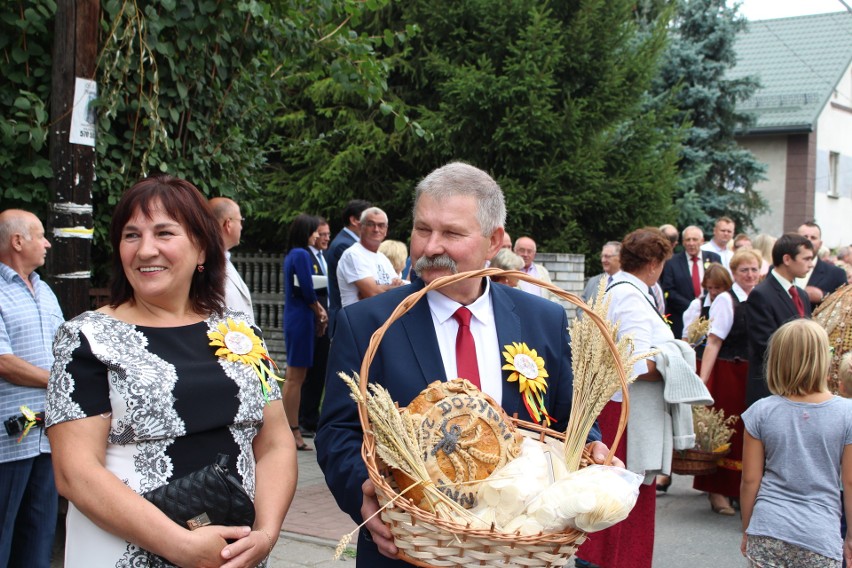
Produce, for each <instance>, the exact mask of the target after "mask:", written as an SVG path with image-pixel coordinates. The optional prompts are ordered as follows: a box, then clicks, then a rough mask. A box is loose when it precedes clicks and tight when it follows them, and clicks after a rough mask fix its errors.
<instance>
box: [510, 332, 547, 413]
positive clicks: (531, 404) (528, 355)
mask: <svg viewBox="0 0 852 568" xmlns="http://www.w3.org/2000/svg"><path fill="white" fill-rule="evenodd" d="M503 349H505V351H503V357H504V358H505V359H506V364H505V365H503V370H504V371H512V373H511V374H510V375H509V379H508V380H509V382H510V383H514V382H515V381H517V382H518V388H519V389H520V391H521V398H522V399H523V401H524V406H525V407H526V408H527V412H529V414H530V416H531V417H532V418H533V419H535V421H536V422H538V423H541V422H542V420H544V422H545V424H544V425H545V426H550V424H551V423H552V422H556V420H555V419H554V418H553V417H552V416H550V415H549V414H548V413H547V409H546V408H545V407H544V393H545V392H547V381H546V380H545V378H546V377H549V376H550V375H548V374H547V370H545V368H544V359H542V358H541V357H539V356H538V352H536V350H535V349H530V348H529V347H527V344H526V343H516V342H514V341H513V342H512V344H511V345H504V346H503Z"/></svg>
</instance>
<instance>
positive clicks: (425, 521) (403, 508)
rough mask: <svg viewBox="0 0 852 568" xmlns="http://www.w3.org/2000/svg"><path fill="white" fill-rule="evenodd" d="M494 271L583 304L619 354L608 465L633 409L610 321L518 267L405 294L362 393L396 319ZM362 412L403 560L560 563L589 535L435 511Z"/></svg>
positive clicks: (538, 429)
mask: <svg viewBox="0 0 852 568" xmlns="http://www.w3.org/2000/svg"><path fill="white" fill-rule="evenodd" d="M492 275H507V276H511V277H515V278H518V279H519V280H524V281H526V282H530V283H533V284H536V285H537V286H540V287H542V288H545V289H547V290H549V291H551V292H552V293H553V294H555V295H556V296H558V297H560V298H562V299H564V300H566V301H568V302H570V303H571V304H573V305H575V306H577V307H578V308H580V309H582V310H583V311H584V312H585V313H586V315H585V317H589V318H591V319H592V321H594V322H595V324H596V325H597V326H598V328H599V329H600V330H601V332H602V334H603V336H604V340H605V341H606V343H607V345H608V347H609V349H610V351H611V352H612V354H613V357H614V359H615V362H616V368H617V371H618V374H619V377H620V379H621V385H622V391H623V396H624V398H623V403H622V405H621V417H620V419H619V424H618V431H617V433H616V436H615V439H614V441H613V444H612V447H611V448H610V452H609V455H608V456H607V457H606V460H605V462H604V463H605V464H607V465H608V464H609V463H611V461H612V458H613V456H614V455H615V450H616V448H617V447H618V444H619V442H620V440H621V437H622V435H623V433H624V429H625V426H626V424H627V416H628V413H629V410H630V403H629V397H628V393H627V376H626V374H625V372H624V367H623V365H622V364H621V361H620V360H619V358H618V351H617V347H616V345H615V342H614V341H613V340H612V338H611V337H610V336H609V335H608V334H607V333H606V325H605V324H604V322H603V320H602V319H601V318H600V317H599V316H598V315H597V314H595V313H594V312H592V311H591V310H590V309H589V308H588V306H586V304H585V303H584V302H583V301H582V300H581V299H580V298H579V297H577V296H575V295H574V294H571V293H569V292H565V291H564V290H562V289H560V288H558V287H557V286H554V285H553V284H550V283H547V282H543V281H541V280H538V279H536V278H533V277H531V276H529V275H527V274H525V273H523V272H520V271H517V270H510V271H504V270H499V269H496V268H486V269H483V270H476V271H472V272H463V273H459V274H454V275H451V276H443V277H441V278H437V279H436V280H434V281H433V282H432V283H431V284H429V285H428V286H426V287H424V288H423V289H422V290H419V291H417V292H415V293H413V294H411V295H409V296H408V297H407V298H405V299H404V300H403V301H402V302H401V303H400V304H399V306H397V308H396V309H395V310H394V311H393V313H392V314H391V315H390V317H389V318H388V319H387V321H386V322H385V323H384V324H383V325H382V326H381V327H380V328H379V329H377V330H376V332H375V333H374V334H373V336H372V337H371V338H370V343H369V346H368V347H367V351H366V353H365V354H364V360H363V362H362V364H361V373H360V379H361V380H360V385H359V386H360V389H361V394H362V395H363V396H365V397H366V393H367V383H368V380H369V371H370V365H371V364H372V362H373V358H374V357H375V355H376V352H377V350H378V348H379V345H380V343H381V341H382V338H383V337H384V335H385V333H386V332H387V330H388V328H390V326H391V324H393V323H394V322H395V321H396V320H397V319H399V318H400V317H402V315H404V314H405V313H406V312H408V311H409V310H410V309H411V308H412V306H414V304H415V303H417V302H418V301H419V300H420V299H421V298H422V297H423V296H425V295H426V293H427V292H429V291H430V290H437V289H440V288H443V287H445V286H448V285H451V284H454V283H456V282H459V281H461V280H464V279H467V278H481V277H488V276H492ZM358 413H359V416H360V419H361V426H362V428H363V430H364V444H363V446H362V448H361V455H362V457H363V458H364V462H365V464H366V466H367V472H368V474H369V476H370V480H371V481H372V482H373V484H374V485H375V487H376V494H377V495H378V499H379V505H380V506H382V507H385V506H386V507H385V508H384V509H383V511H382V520H383V521H384V522H385V524H386V525H387V526H388V527H389V528H390V530H391V533H392V534H393V536H394V543H395V544H396V546H397V548H399V551H400V552H399V557H400V558H401V559H402V560H405V561H406V562H409V563H411V564H414V565H416V566H424V567H458V568H462V567H466V566H492V567H494V568H508V567H530V568H532V567H535V568H557V567H561V566H565V565H566V564H567V562H568V560H569V559H570V558H571V556H572V555H573V554H574V552H575V551H576V550H577V547H578V546H580V545H581V544H582V543H583V542H584V541H585V540H586V535H585V533H583V532H581V531H578V530H576V529H569V530H566V531H564V532H561V533H551V534H539V535H533V536H522V535H519V534H507V533H503V532H498V531H495V530H481V529H473V528H470V527H468V526H466V525H462V524H458V523H454V522H450V521H447V520H444V519H440V518H438V517H436V516H435V515H434V514H432V513H431V512H429V511H424V510H422V509H420V508H418V507H416V506H415V505H414V504H413V503H412V502H411V501H410V500H408V499H406V498H405V496H403V497H399V492H398V487H397V486H396V484H395V482H394V481H393V478H392V477H391V476H390V474H389V473H388V471H387V469H386V468H385V467H384V466H383V465H382V464H381V462H379V461H378V458H377V455H376V447H375V445H376V442H375V438H374V437H373V435H372V427H371V425H370V418H369V414H368V413H367V409H366V407H365V406H363V405H360V404H359V406H358ZM510 420H512V421H513V423H514V424H515V426H516V427H518V428H520V429H521V430H522V431H526V433H527V434H528V435H529V434H530V433H532V435H534V436H537V437H538V438H539V439H541V440H544V439H545V438H546V437H550V438H555V439H557V440H559V441H560V442H561V441H563V440H564V438H565V437H564V435H563V434H561V433H559V432H555V431H553V430H550V429H547V428H544V427H542V426H539V425H537V424H533V423H530V422H526V421H523V420H518V419H515V418H510ZM397 497H399V498H397ZM391 501H392V502H391Z"/></svg>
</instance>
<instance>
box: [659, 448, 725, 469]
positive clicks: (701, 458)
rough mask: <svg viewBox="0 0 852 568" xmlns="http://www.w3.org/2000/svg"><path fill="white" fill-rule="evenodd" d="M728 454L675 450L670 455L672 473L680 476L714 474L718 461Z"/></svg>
mask: <svg viewBox="0 0 852 568" xmlns="http://www.w3.org/2000/svg"><path fill="white" fill-rule="evenodd" d="M728 453H729V452H727V451H725V452H705V451H702V450H696V449H692V450H675V452H674V454H672V473H678V474H680V475H710V474H711V473H716V468H717V467H718V464H719V460H720V459H722V458H723V457H725V456H726V455H728Z"/></svg>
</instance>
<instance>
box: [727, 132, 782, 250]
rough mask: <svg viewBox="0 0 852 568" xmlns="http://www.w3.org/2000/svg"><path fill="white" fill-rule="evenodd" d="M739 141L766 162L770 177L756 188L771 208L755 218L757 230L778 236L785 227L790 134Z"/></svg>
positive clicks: (767, 172)
mask: <svg viewBox="0 0 852 568" xmlns="http://www.w3.org/2000/svg"><path fill="white" fill-rule="evenodd" d="M737 143H738V144H739V145H740V146H742V147H743V148H745V149H746V150H749V151H751V153H752V154H754V157H755V158H757V161H759V162H761V163H763V164H765V165H766V173H765V174H764V176H765V177H766V179H765V180H763V181H761V182H758V183H757V184H755V189H756V190H757V191H758V192H759V193H760V194H761V195H762V196H763V198H764V199H765V200H766V202H767V204H768V205H769V210H768V211H767V212H766V213H764V214H762V215H759V216H758V217H757V218H756V219H755V220H754V225H755V234H760V233H766V234H768V235H772V236H774V237H777V236H778V235H780V234H781V233H782V232H783V231H784V188H785V186H786V181H787V137H786V136H755V137H747V138H740V139H739V140H737Z"/></svg>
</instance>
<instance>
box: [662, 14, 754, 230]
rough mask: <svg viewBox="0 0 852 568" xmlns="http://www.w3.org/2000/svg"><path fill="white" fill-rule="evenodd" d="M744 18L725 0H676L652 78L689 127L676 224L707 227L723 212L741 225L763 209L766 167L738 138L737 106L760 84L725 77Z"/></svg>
mask: <svg viewBox="0 0 852 568" xmlns="http://www.w3.org/2000/svg"><path fill="white" fill-rule="evenodd" d="M746 25H747V22H746V20H745V19H744V18H743V17H741V16H739V15H738V14H737V7H736V6H734V7H733V8H731V7H728V6H727V3H726V0H680V1H679V3H678V4H677V15H676V18H675V21H674V28H673V37H672V40H671V42H670V44H669V47H668V49H667V51H666V55H665V57H664V62H663V64H662V68H661V71H660V74H659V77H658V78H657V80H656V81H655V86H654V91H655V92H656V93H657V94H665V93H672V94H673V98H674V101H675V104H676V106H677V108H678V114H677V119H678V121H679V122H681V123H683V124H684V125H685V126H686V127H687V134H686V138H685V140H684V147H683V151H682V153H681V156H680V160H679V162H678V169H679V170H680V182H679V183H678V186H677V195H676V197H675V204H676V209H677V211H678V218H677V223H678V226H679V227H685V226H687V225H693V224H694V225H698V226H700V227H703V228H704V230H705V232H708V231H711V230H712V226H713V221H714V220H715V219H716V218H717V217H720V216H722V215H727V216H729V217H731V218H733V219H734V221H735V222H736V225H737V228H738V229H746V228H748V227H750V226H752V218H753V217H754V216H756V215H757V214H759V213H761V212H762V211H764V210H765V209H766V203H765V201H764V200H763V198H762V197H761V196H760V194H758V193H757V192H756V191H755V190H754V184H755V183H756V182H757V181H759V180H761V179H764V178H763V173H764V171H765V167H764V166H763V165H762V164H760V163H759V162H758V161H757V160H756V159H755V157H754V156H753V155H752V154H751V152H749V151H748V150H745V149H743V148H740V147H739V146H738V145H737V144H736V142H735V140H734V136H735V134H737V133H739V132H740V131H741V130H744V129H747V128H748V126H749V125H750V117H749V116H748V115H746V114H743V113H739V112H737V109H736V105H737V103H738V102H739V101H743V100H745V99H747V98H748V97H750V96H751V95H752V93H754V91H755V90H756V89H757V87H758V83H757V80H756V79H755V78H753V77H742V78H737V79H731V78H728V74H729V72H730V70H731V69H732V68H733V67H734V65H735V64H736V52H735V50H734V42H735V40H736V34H737V33H738V32H740V31H742V30H744V29H745V27H746Z"/></svg>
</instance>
